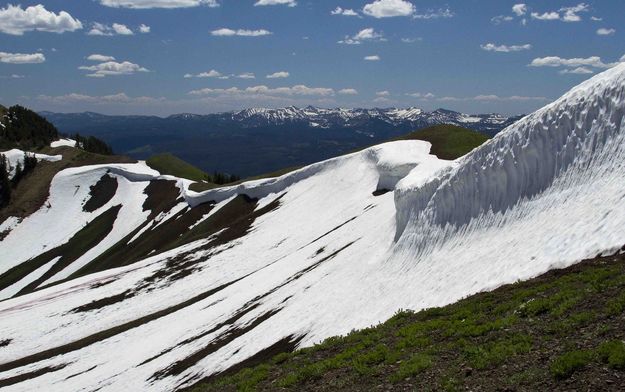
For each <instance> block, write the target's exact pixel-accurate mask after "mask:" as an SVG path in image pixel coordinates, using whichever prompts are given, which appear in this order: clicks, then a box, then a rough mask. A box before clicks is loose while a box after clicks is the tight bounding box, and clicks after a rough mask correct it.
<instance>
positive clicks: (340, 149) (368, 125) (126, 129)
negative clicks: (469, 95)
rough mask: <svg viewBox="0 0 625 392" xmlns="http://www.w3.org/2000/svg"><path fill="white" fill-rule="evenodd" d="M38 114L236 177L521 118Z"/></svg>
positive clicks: (124, 146)
mask: <svg viewBox="0 0 625 392" xmlns="http://www.w3.org/2000/svg"><path fill="white" fill-rule="evenodd" d="M40 114H41V115H43V116H44V117H46V118H47V119H48V120H49V121H50V122H52V123H53V124H54V125H55V126H56V127H57V128H58V129H59V131H61V132H63V133H68V134H74V133H77V132H79V133H81V134H85V135H93V136H96V137H99V138H101V139H104V140H105V141H107V142H108V143H109V144H111V145H112V146H113V148H114V149H115V151H116V153H121V154H126V155H130V156H131V157H134V158H137V159H145V158H147V157H149V156H150V155H153V154H156V153H161V152H171V153H173V154H175V155H177V156H180V157H181V158H183V159H185V160H187V161H189V162H191V163H193V164H194V165H196V166H198V167H200V168H202V169H204V170H206V171H213V170H219V171H222V172H227V173H232V174H237V175H241V176H250V175H256V174H260V173H264V172H268V171H273V170H278V169H281V168H284V167H289V166H300V165H305V164H309V163H312V162H316V161H319V160H322V159H326V158H329V157H332V156H336V155H340V154H343V153H346V152H349V151H352V150H354V149H357V148H361V147H364V146H368V145H371V144H375V143H379V142H381V141H384V140H387V139H389V138H393V137H397V136H400V135H402V134H405V133H407V132H410V131H414V130H418V129H422V128H426V127H428V126H432V125H437V124H454V125H458V126H462V127H466V128H469V129H473V130H475V131H478V132H482V133H484V134H486V135H488V136H493V135H495V134H496V133H498V132H499V131H501V130H502V129H504V128H505V127H507V126H508V125H510V124H512V123H514V122H516V121H517V120H519V119H520V118H521V117H522V116H513V117H507V116H502V115H499V114H476V115H469V114H464V113H459V112H454V111H451V110H445V109H437V110H434V111H432V112H426V111H423V110H421V109H419V108H406V109H398V108H389V109H378V108H375V109H344V108H337V109H322V108H317V107H312V106H308V107H305V108H298V107H294V106H289V107H285V108H280V109H266V108H251V109H245V110H241V111H233V112H225V113H217V114H207V115H197V114H189V113H183V114H175V115H171V116H168V117H157V116H107V115H102V114H98V113H93V112H84V113H68V114H63V113H52V112H41V113H40Z"/></svg>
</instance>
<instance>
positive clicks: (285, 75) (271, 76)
mask: <svg viewBox="0 0 625 392" xmlns="http://www.w3.org/2000/svg"><path fill="white" fill-rule="evenodd" d="M290 75H291V74H289V73H288V72H286V71H279V72H274V73H272V74H269V75H267V76H266V78H267V79H281V78H288V77H289V76H290Z"/></svg>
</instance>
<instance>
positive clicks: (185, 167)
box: [146, 153, 209, 181]
mask: <svg viewBox="0 0 625 392" xmlns="http://www.w3.org/2000/svg"><path fill="white" fill-rule="evenodd" d="M146 163H147V164H148V166H150V167H151V168H152V169H154V170H158V171H159V172H160V173H161V174H168V175H171V176H176V177H182V178H186V179H189V180H193V181H203V180H206V179H208V177H209V176H208V174H207V173H206V172H204V171H203V170H200V169H198V168H197V167H195V166H193V165H191V164H190V163H187V162H185V161H183V160H182V159H180V158H178V157H176V156H175V155H172V154H170V153H164V154H158V155H154V156H152V157H150V158H149V159H148V160H147V161H146Z"/></svg>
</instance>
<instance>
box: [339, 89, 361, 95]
mask: <svg viewBox="0 0 625 392" xmlns="http://www.w3.org/2000/svg"><path fill="white" fill-rule="evenodd" d="M337 92H338V93H339V94H341V95H358V90H356V89H353V88H343V89H340V90H339V91H337Z"/></svg>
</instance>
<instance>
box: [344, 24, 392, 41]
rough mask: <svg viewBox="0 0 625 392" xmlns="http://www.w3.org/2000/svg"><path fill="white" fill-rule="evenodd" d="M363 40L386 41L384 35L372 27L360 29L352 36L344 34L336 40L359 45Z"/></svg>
mask: <svg viewBox="0 0 625 392" xmlns="http://www.w3.org/2000/svg"><path fill="white" fill-rule="evenodd" d="M363 41H386V39H385V38H384V35H383V34H382V33H379V32H377V31H375V29H374V28H373V27H368V28H366V29H362V30H360V31H359V32H357V33H356V34H354V35H353V36H349V35H348V36H345V38H344V39H342V40H340V41H338V43H339V44H345V45H360V44H361V43H362V42H363Z"/></svg>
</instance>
